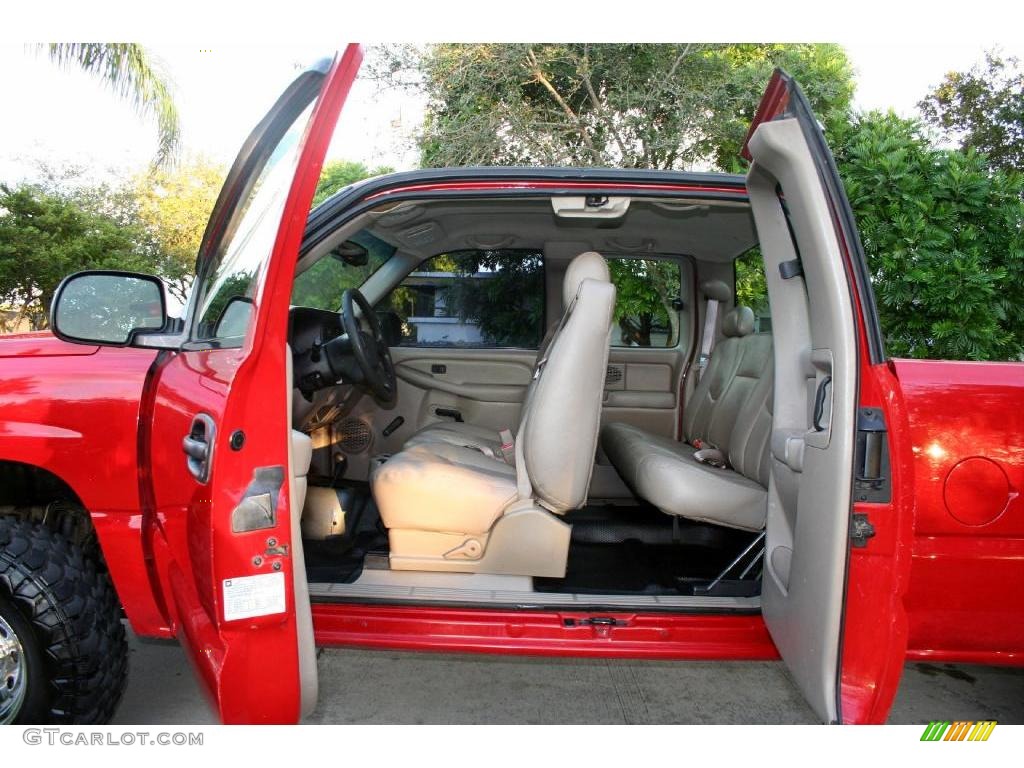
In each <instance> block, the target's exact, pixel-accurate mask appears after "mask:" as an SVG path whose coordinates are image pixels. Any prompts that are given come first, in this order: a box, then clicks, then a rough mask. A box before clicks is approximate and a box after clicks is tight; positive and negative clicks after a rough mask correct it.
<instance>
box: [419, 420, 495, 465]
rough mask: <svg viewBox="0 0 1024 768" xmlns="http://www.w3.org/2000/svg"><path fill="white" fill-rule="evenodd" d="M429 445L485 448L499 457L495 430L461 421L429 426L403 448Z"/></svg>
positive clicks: (442, 422) (443, 422)
mask: <svg viewBox="0 0 1024 768" xmlns="http://www.w3.org/2000/svg"><path fill="white" fill-rule="evenodd" d="M431 443H447V444H449V445H462V446H468V447H479V448H486V449H487V450H489V451H491V452H492V453H493V454H494V455H495V456H500V455H501V453H500V452H501V439H500V438H499V437H498V431H497V430H496V429H492V428H491V427H481V426H478V425H476V424H467V423H465V422H462V421H441V422H438V423H436V424H430V425H428V426H426V427H424V428H423V429H421V430H420V431H419V432H416V433H415V434H413V435H412V436H411V437H410V438H409V439H408V440H406V441H405V445H404V447H405V448H411V447H412V446H414V445H429V444H431ZM483 452H484V453H486V451H483Z"/></svg>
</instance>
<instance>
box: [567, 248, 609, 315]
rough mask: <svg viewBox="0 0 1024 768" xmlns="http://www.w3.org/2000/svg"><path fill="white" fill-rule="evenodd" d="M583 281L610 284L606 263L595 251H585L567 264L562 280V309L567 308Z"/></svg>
mask: <svg viewBox="0 0 1024 768" xmlns="http://www.w3.org/2000/svg"><path fill="white" fill-rule="evenodd" d="M584 280H601V281H603V282H605V283H607V282H611V274H610V273H609V272H608V262H607V261H605V260H604V257H603V256H602V255H601V254H600V253H597V252H596V251H586V252H584V253H581V254H580V255H579V256H577V257H576V258H575V259H573V260H572V261H570V262H569V266H568V267H566V269H565V277H564V278H563V279H562V307H563V308H565V307H568V306H569V305H570V304H572V300H573V299H575V298H576V294H577V293H578V292H579V290H580V283H582V282H583V281H584Z"/></svg>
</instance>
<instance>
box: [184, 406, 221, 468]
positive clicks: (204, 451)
mask: <svg viewBox="0 0 1024 768" xmlns="http://www.w3.org/2000/svg"><path fill="white" fill-rule="evenodd" d="M216 433H217V428H216V426H215V425H214V423H213V419H212V418H210V417H209V416H208V415H206V414H205V413H199V414H196V416H195V418H193V419H192V426H191V428H190V429H189V431H188V434H187V435H185V438H184V439H183V440H182V441H181V449H182V450H183V451H185V465H186V466H187V467H188V471H189V473H190V474H191V475H192V477H194V478H195V479H196V480H198V481H199V482H200V483H206V482H207V481H208V480H209V479H210V466H211V464H212V463H213V446H214V439H215V437H216Z"/></svg>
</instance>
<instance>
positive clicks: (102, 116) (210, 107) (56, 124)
mask: <svg viewBox="0 0 1024 768" xmlns="http://www.w3.org/2000/svg"><path fill="white" fill-rule="evenodd" d="M994 45H996V44H995V43H994V42H993V43H992V44H990V45H987V44H984V43H981V44H979V43H971V44H966V43H930V44H929V43H921V44H916V45H914V44H911V45H908V44H906V43H905V42H897V41H892V42H885V41H883V42H864V43H860V42H849V43H846V49H847V52H848V54H849V56H850V58H851V60H852V62H853V65H854V67H855V69H856V72H857V91H856V95H855V104H856V106H857V107H859V108H861V109H889V108H892V109H894V110H896V112H898V113H900V114H902V115H905V116H909V115H913V114H915V113H916V104H917V102H918V101H919V100H920V99H921V98H922V97H923V96H924V95H925V94H926V93H927V92H928V90H929V88H930V87H931V86H934V85H936V84H938V83H939V82H940V81H941V80H942V78H943V75H944V74H945V73H946V72H948V71H951V70H963V69H967V68H969V67H971V66H972V65H974V64H975V63H977V62H978V61H980V60H981V58H982V55H983V52H984V50H985V49H986V48H990V47H993V46H994ZM1000 48H1001V50H1002V51H1003V52H1004V53H1006V54H1009V55H1016V56H1019V57H1020V58H1022V59H1024V44H1022V45H1012V44H1011V45H1006V44H1003V45H1001V46H1000ZM150 50H151V52H152V53H153V54H155V56H156V57H157V58H158V59H159V61H160V62H161V64H162V66H163V68H164V71H165V74H166V75H167V76H168V77H169V78H170V79H171V81H172V82H173V84H174V88H175V95H176V100H177V103H178V107H179V111H180V113H181V120H182V140H183V146H184V149H185V154H186V156H187V155H201V156H205V157H207V158H209V159H211V160H213V161H214V162H217V163H221V164H223V165H228V164H230V162H231V160H232V159H233V158H234V155H235V152H236V151H237V149H238V147H239V146H240V145H241V143H242V141H243V140H244V139H245V136H246V135H247V134H248V132H249V130H250V129H251V128H252V127H253V126H254V125H255V124H256V123H257V122H258V121H259V119H260V118H261V117H262V116H263V114H264V113H265V112H266V110H267V109H268V108H269V107H270V105H271V104H272V103H273V102H274V100H275V99H276V98H277V96H278V95H279V94H280V92H281V91H282V90H283V89H284V87H285V85H286V84H287V83H288V82H289V81H290V80H291V79H292V78H293V77H294V76H295V73H296V70H297V69H299V68H301V66H302V65H303V64H306V63H309V62H311V61H313V60H315V59H316V58H317V57H318V56H322V55H325V54H327V53H329V51H326V50H323V51H321V50H316V49H315V48H313V49H312V50H311V47H309V46H306V47H299V46H292V47H282V46H247V47H246V46H230V45H229V46H214V47H210V48H200V47H197V46H186V45H170V44H156V45H153V46H152V47H151V49H150ZM0 72H2V73H4V76H3V85H4V114H5V115H6V116H0V182H7V183H12V182H18V181H21V180H24V179H32V178H35V177H38V176H39V174H40V163H43V164H45V165H47V166H49V167H51V168H60V167H62V166H65V165H78V166H82V167H83V168H86V169H88V170H87V173H88V174H89V175H90V176H91V177H94V178H98V179H106V180H113V179H116V178H118V177H123V176H125V175H128V174H131V173H134V172H138V171H140V170H142V169H144V168H145V167H146V165H147V164H148V162H149V161H150V159H151V158H152V157H153V155H154V154H155V150H156V138H155V137H156V129H155V126H154V125H153V123H152V122H150V121H145V120H142V119H140V118H139V117H138V116H137V115H136V114H135V113H134V112H133V111H132V109H131V107H130V106H128V105H127V104H125V103H123V102H122V101H120V100H119V99H117V98H116V97H115V96H113V95H112V94H111V93H110V91H109V90H108V89H106V88H105V87H104V86H103V85H101V84H99V83H98V82H97V80H96V79H94V78H92V77H90V76H89V75H86V74H84V73H81V72H78V71H75V70H67V69H62V68H59V67H57V66H56V65H55V64H53V63H51V62H50V60H49V59H48V58H47V56H46V55H45V53H40V52H38V51H37V50H35V49H34V48H30V47H26V46H24V45H20V44H0ZM423 109H424V105H423V101H422V97H419V96H418V95H416V94H412V93H409V92H404V91H381V90H380V88H378V86H377V85H376V84H375V83H373V82H371V81H368V80H367V79H365V78H361V79H359V80H357V82H356V85H355V87H354V88H353V91H352V93H351V95H350V97H349V100H348V102H347V103H346V105H345V109H344V111H343V113H342V116H341V120H340V123H339V126H338V129H337V130H336V132H335V136H334V139H333V141H332V144H331V149H330V151H329V153H328V159H332V158H341V159H347V160H358V161H362V162H364V163H366V164H367V165H369V166H371V167H376V166H378V165H389V166H392V167H394V168H396V169H398V170H404V169H410V168H415V167H416V164H417V154H416V152H415V149H414V146H413V144H414V136H415V133H416V130H417V128H418V127H419V125H420V122H421V120H422V116H423ZM14 115H17V116H19V119H11V116H14Z"/></svg>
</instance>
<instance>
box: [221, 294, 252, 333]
mask: <svg viewBox="0 0 1024 768" xmlns="http://www.w3.org/2000/svg"><path fill="white" fill-rule="evenodd" d="M252 310H253V303H252V299H250V298H249V297H248V296H232V297H231V298H230V299H229V300H228V303H227V305H226V306H225V307H224V309H223V310H222V311H221V313H220V317H219V318H217V324H216V325H215V326H214V331H213V335H214V336H216V337H217V338H218V339H224V338H230V337H236V336H245V332H246V331H247V330H249V319H250V318H251V317H252Z"/></svg>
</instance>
